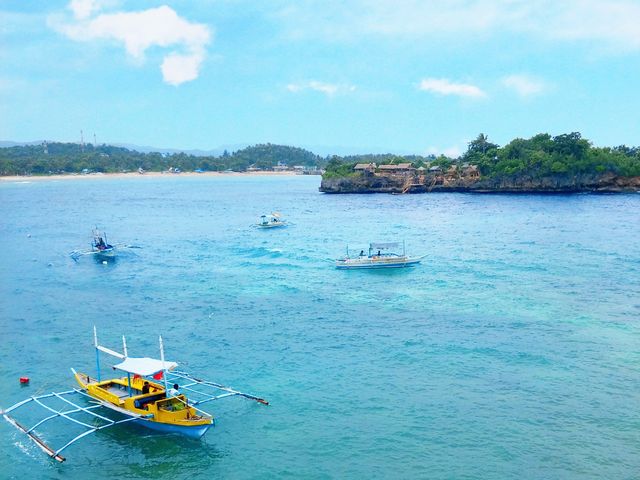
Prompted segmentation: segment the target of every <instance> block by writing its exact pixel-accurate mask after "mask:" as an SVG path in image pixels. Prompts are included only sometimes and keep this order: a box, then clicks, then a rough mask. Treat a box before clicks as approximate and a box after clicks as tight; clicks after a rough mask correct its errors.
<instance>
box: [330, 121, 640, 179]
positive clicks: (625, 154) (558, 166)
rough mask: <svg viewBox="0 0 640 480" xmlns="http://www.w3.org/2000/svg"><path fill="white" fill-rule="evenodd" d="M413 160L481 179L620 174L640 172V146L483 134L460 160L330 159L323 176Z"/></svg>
mask: <svg viewBox="0 0 640 480" xmlns="http://www.w3.org/2000/svg"><path fill="white" fill-rule="evenodd" d="M369 162H375V163H377V164H378V165H380V164H386V163H396V164H397V163H405V162H408V163H412V165H413V166H414V167H420V166H423V165H425V164H428V165H432V166H433V165H441V166H445V167H448V166H449V165H451V164H459V165H463V164H471V165H477V166H478V168H479V170H480V174H481V175H482V177H483V178H505V177H524V176H526V177H527V178H529V179H533V180H535V179H540V178H544V177H549V176H557V175H564V176H572V175H583V174H604V173H611V174H614V175H616V176H621V177H635V176H640V147H627V146H625V145H621V146H618V147H594V146H593V145H592V144H591V142H589V141H588V140H586V139H584V138H582V136H581V135H580V133H578V132H573V133H569V134H564V135H558V136H555V137H552V136H551V135H549V134H546V133H541V134H538V135H535V136H533V137H531V138H530V139H522V138H516V139H514V140H512V141H511V142H509V143H508V144H507V145H505V146H504V147H500V146H499V145H496V144H495V143H491V142H489V140H488V138H487V136H486V135H484V134H480V135H478V137H477V138H476V139H475V140H474V141H472V142H470V143H469V145H468V149H467V151H466V152H465V153H464V154H463V155H462V156H461V157H459V158H449V157H445V156H442V155H441V156H439V157H437V158H435V157H417V156H391V155H389V156H373V155H359V156H350V157H335V156H334V157H332V158H331V160H330V161H329V162H328V164H327V166H326V172H325V178H335V177H341V176H347V175H349V174H351V173H352V172H353V166H354V165H355V164H356V163H369Z"/></svg>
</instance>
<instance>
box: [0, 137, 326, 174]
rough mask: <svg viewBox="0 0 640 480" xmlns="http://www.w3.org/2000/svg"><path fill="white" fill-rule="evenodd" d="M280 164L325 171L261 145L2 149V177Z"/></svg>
mask: <svg viewBox="0 0 640 480" xmlns="http://www.w3.org/2000/svg"><path fill="white" fill-rule="evenodd" d="M279 162H281V163H283V164H286V165H289V166H294V165H303V166H318V167H322V166H323V165H324V164H325V163H326V162H325V160H324V159H323V158H321V157H319V156H317V155H315V154H313V153H312V152H309V151H307V150H303V149H301V148H297V147H289V146H284V145H272V144H263V145H255V146H252V147H247V148H244V149H242V150H238V151H236V152H233V153H228V152H224V154H222V155H220V156H194V155H187V154H185V153H175V154H171V155H168V154H163V153H160V152H150V153H142V152H137V151H135V150H130V149H127V148H123V147H115V146H112V145H98V146H94V145H91V144H86V145H84V146H81V145H79V144H77V143H55V142H52V143H47V144H41V145H23V146H13V147H7V148H0V175H49V174H59V173H81V172H83V171H90V172H104V173H115V172H124V171H135V170H138V169H139V168H142V169H144V170H146V171H158V172H159V171H164V170H168V169H169V168H174V169H175V168H179V169H180V170H182V171H194V170H198V169H200V170H205V171H224V170H235V171H245V170H246V169H247V168H249V167H250V166H255V167H256V168H261V169H269V168H272V167H274V166H275V165H277V164H278V163H279Z"/></svg>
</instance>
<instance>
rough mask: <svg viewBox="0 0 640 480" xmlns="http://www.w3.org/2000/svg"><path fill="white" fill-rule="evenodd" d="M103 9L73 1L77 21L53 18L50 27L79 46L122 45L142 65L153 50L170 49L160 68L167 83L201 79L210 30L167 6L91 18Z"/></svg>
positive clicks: (90, 0)
mask: <svg viewBox="0 0 640 480" xmlns="http://www.w3.org/2000/svg"><path fill="white" fill-rule="evenodd" d="M100 5H101V4H100V3H99V2H98V1H96V0H72V2H71V3H70V4H69V8H70V9H71V10H72V11H73V13H74V16H75V21H72V22H66V21H61V20H60V19H59V18H56V17H52V18H51V19H50V24H51V25H52V26H53V28H55V29H56V30H57V31H59V32H60V33H62V34H64V35H66V36H67V37H69V38H71V39H72V40H75V41H78V42H92V41H97V40H115V41H117V42H120V43H122V44H123V45H124V48H125V50H126V52H127V53H128V54H129V55H130V56H131V57H132V58H134V59H136V60H137V61H140V62H142V61H143V60H144V55H145V52H146V50H147V49H149V48H150V47H154V46H158V47H164V48H171V49H172V51H170V52H169V53H167V54H166V55H165V57H164V61H163V62H162V66H161V71H162V75H163V79H164V81H165V82H166V83H169V84H171V85H180V84H181V83H184V82H188V81H191V80H194V79H196V78H197V77H198V73H199V70H200V66H201V64H202V62H203V61H204V58H205V55H206V50H205V47H206V46H207V45H208V44H209V42H210V40H211V31H210V29H209V27H207V26H206V25H203V24H198V23H191V22H189V21H187V20H185V19H183V18H182V17H180V16H179V15H178V14H177V13H176V12H175V11H174V10H173V9H172V8H170V7H168V6H161V7H158V8H151V9H148V10H142V11H137V12H116V13H103V14H100V15H97V16H95V17H92V16H91V15H92V14H93V13H94V12H95V11H96V9H97V8H99V7H100Z"/></svg>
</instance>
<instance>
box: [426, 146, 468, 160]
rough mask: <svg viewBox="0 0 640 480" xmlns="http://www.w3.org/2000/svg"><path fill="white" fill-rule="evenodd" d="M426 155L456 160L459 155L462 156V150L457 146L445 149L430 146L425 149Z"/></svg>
mask: <svg viewBox="0 0 640 480" xmlns="http://www.w3.org/2000/svg"><path fill="white" fill-rule="evenodd" d="M427 155H435V156H439V155H445V156H446V157H449V158H458V157H459V156H460V155H462V149H461V148H460V147H459V146H457V145H454V146H451V147H447V148H441V147H435V146H431V147H429V148H427Z"/></svg>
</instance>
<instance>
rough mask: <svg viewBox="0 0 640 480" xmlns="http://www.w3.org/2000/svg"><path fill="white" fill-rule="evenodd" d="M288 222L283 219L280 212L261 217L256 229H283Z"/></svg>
mask: <svg viewBox="0 0 640 480" xmlns="http://www.w3.org/2000/svg"><path fill="white" fill-rule="evenodd" d="M286 226H287V221H286V220H284V219H282V218H281V216H280V214H279V213H278V212H273V213H272V214H270V215H261V216H260V221H259V222H258V223H256V227H260V228H281V227H286Z"/></svg>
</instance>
